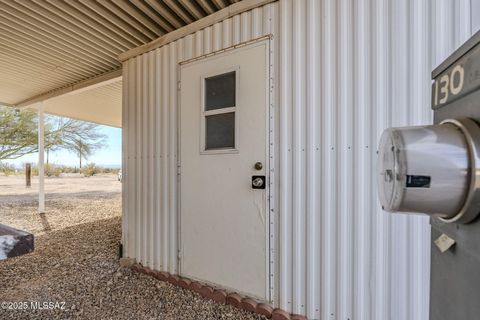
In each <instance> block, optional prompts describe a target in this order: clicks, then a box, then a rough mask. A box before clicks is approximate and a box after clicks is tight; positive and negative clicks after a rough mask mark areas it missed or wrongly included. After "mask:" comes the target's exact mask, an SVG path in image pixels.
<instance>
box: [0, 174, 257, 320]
mask: <svg viewBox="0 0 480 320" xmlns="http://www.w3.org/2000/svg"><path fill="white" fill-rule="evenodd" d="M24 183H25V182H24V179H23V178H22V177H4V176H0V223H2V224H7V225H10V226H12V227H16V228H19V229H23V230H27V231H29V232H32V233H33V234H34V235H35V251H34V252H33V253H31V254H28V255H24V256H21V257H17V258H13V259H8V260H3V261H0V319H2V320H3V319H165V320H170V319H172V320H173V319H191V320H197V319H212V320H213V319H235V320H236V319H249V320H250V319H252V320H253V319H263V318H261V317H259V316H257V315H253V314H250V313H246V312H244V311H241V310H237V309H235V308H233V307H231V306H226V305H218V304H215V303H213V302H211V301H208V300H205V299H202V298H201V297H200V296H199V295H197V294H195V293H192V292H190V291H188V290H184V289H181V288H178V287H174V286H172V285H170V284H169V283H164V282H160V281H158V280H156V279H153V278H152V277H149V276H146V275H143V274H139V273H134V272H132V271H131V270H130V269H125V268H122V267H120V266H119V264H118V244H119V241H120V239H121V183H120V182H119V181H117V177H116V176H115V175H102V176H94V177H91V178H83V177H81V176H79V175H70V176H68V177H62V178H49V179H46V187H45V189H46V192H47V195H46V199H47V201H46V213H45V214H44V215H39V214H38V213H37V193H36V180H34V181H33V185H32V188H30V189H26V188H25V186H24Z"/></svg>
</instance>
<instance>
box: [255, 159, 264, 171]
mask: <svg viewBox="0 0 480 320" xmlns="http://www.w3.org/2000/svg"><path fill="white" fill-rule="evenodd" d="M255 169H256V170H262V169H263V163H261V162H260V161H259V162H257V163H255Z"/></svg>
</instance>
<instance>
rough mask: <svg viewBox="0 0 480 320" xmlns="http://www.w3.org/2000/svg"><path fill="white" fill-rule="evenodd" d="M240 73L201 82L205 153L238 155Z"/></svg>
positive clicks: (229, 72) (203, 79)
mask: <svg viewBox="0 0 480 320" xmlns="http://www.w3.org/2000/svg"><path fill="white" fill-rule="evenodd" d="M237 77H238V70H234V71H228V72H224V73H221V74H216V75H213V76H208V77H204V78H202V81H203V85H202V88H203V89H202V90H203V92H202V96H203V98H202V99H203V103H202V135H201V136H202V150H201V151H202V153H219V152H221V153H224V152H236V151H237V150H236V130H237V128H236V123H237V121H236V120H237V119H236V111H237V95H238V94H237V82H238V81H237Z"/></svg>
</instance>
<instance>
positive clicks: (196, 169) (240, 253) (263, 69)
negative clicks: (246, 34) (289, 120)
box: [179, 41, 269, 300]
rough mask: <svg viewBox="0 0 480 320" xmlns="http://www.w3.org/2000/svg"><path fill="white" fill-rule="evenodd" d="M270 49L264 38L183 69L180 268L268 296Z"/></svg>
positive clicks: (195, 276)
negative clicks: (261, 40) (267, 181)
mask: <svg viewBox="0 0 480 320" xmlns="http://www.w3.org/2000/svg"><path fill="white" fill-rule="evenodd" d="M267 48H268V44H267V42H266V41H263V42H259V43H256V44H252V45H249V46H245V47H242V48H238V49H234V50H231V51H227V52H224V53H221V54H218V55H214V56H211V57H208V58H204V59H201V60H198V61H195V62H190V63H185V64H183V65H182V66H181V74H180V80H181V89H180V90H181V91H180V103H181V106H180V250H181V252H180V256H179V257H180V273H181V275H182V276H185V277H189V278H193V279H196V280H201V281H205V282H208V283H211V284H214V285H219V286H221V287H224V288H229V289H232V290H235V291H237V292H241V293H244V294H248V295H250V296H253V297H256V298H259V299H262V300H269V297H268V294H267V292H268V289H267V288H268V287H269V286H268V282H267V281H268V279H269V277H268V274H269V271H268V258H267V252H268V235H267V234H268V230H269V229H268V227H269V218H268V215H267V192H268V185H267V183H266V180H267V179H266V178H268V177H267V173H268V163H267V161H268V157H267V153H268V145H267V141H268V139H267V137H268V136H267V134H268V132H267V121H268V117H267V112H268V103H269V94H268V69H267V68H268V50H267ZM253 180H255V183H252V181H253ZM262 183H263V185H262ZM254 185H255V186H254ZM265 187H266V188H265Z"/></svg>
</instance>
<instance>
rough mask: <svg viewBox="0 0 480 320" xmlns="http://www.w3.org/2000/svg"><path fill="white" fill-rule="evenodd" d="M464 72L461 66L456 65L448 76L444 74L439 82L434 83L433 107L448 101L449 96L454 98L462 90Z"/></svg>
mask: <svg viewBox="0 0 480 320" xmlns="http://www.w3.org/2000/svg"><path fill="white" fill-rule="evenodd" d="M464 76H465V71H464V69H463V67H462V66H461V65H456V66H455V68H453V70H452V72H451V73H450V74H444V75H443V76H441V77H440V80H436V81H435V97H434V99H435V101H434V105H435V106H437V105H438V104H443V103H445V102H447V101H448V97H449V95H450V94H451V95H453V96H456V95H457V94H459V93H460V92H461V91H462V89H463V80H464Z"/></svg>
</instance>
